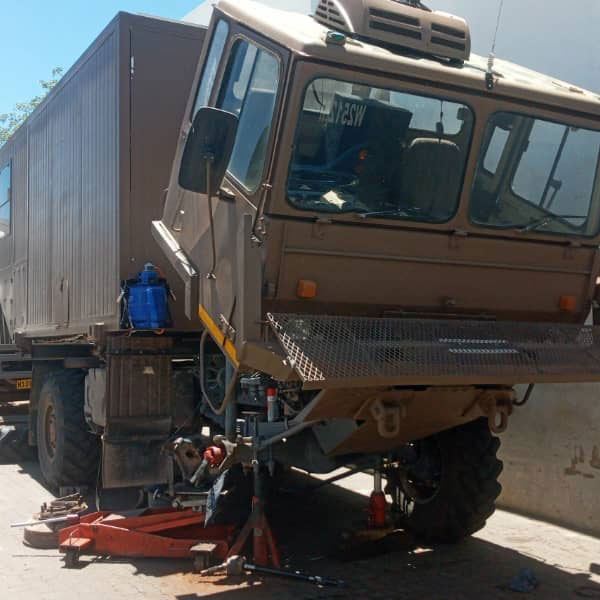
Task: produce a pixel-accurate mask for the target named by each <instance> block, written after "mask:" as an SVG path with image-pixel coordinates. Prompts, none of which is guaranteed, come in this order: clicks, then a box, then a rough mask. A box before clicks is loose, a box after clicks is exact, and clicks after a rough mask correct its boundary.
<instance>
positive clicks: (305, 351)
mask: <svg viewBox="0 0 600 600" xmlns="http://www.w3.org/2000/svg"><path fill="white" fill-rule="evenodd" d="M268 319H269V322H270V324H271V327H272V328H273V330H274V332H275V334H276V335H277V337H278V339H279V341H280V342H281V344H282V346H283V348H284V350H285V353H286V355H287V358H288V360H289V361H290V363H291V364H292V366H293V367H294V369H295V370H296V371H297V373H298V375H299V376H300V378H301V379H302V381H303V382H304V387H305V388H307V389H319V388H333V387H371V386H379V385H473V384H508V385H513V384H517V383H543V382H546V383H565V382H575V381H600V327H589V326H581V325H565V324H557V323H516V322H498V321H466V320H460V321H459V320H429V319H418V320H417V319H400V318H381V319H377V318H366V317H331V316H321V315H297V314H281V313H280V314H269V315H268Z"/></svg>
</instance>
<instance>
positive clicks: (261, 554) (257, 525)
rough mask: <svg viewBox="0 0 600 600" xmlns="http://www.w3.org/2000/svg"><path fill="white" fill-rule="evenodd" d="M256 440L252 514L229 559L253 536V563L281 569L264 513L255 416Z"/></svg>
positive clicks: (254, 445)
mask: <svg viewBox="0 0 600 600" xmlns="http://www.w3.org/2000/svg"><path fill="white" fill-rule="evenodd" d="M253 426H254V439H253V451H254V458H253V460H252V471H253V478H254V482H253V483H254V495H253V497H252V512H251V513H250V517H249V518H248V520H247V521H246V524H245V525H244V527H243V528H242V530H241V531H240V534H239V536H238V538H237V539H236V541H235V542H234V544H233V546H231V549H230V550H229V553H228V554H227V557H228V558H229V557H231V556H235V555H240V554H241V553H242V550H243V549H244V545H245V544H246V542H247V541H248V538H249V537H250V534H252V553H253V557H252V558H253V562H254V563H255V564H256V565H259V566H261V567H275V568H280V567H281V557H280V555H279V549H278V548H277V544H276V543H275V538H274V537H273V532H272V531H271V526H270V525H269V522H268V521H267V517H266V515H265V512H264V503H265V489H264V470H263V469H262V468H261V465H260V462H259V460H258V448H259V439H258V419H257V416H256V415H255V416H254V419H253Z"/></svg>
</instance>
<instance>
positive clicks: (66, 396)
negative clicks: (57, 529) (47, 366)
mask: <svg viewBox="0 0 600 600" xmlns="http://www.w3.org/2000/svg"><path fill="white" fill-rule="evenodd" d="M84 378H85V374H84V372H83V371H78V370H65V371H60V372H56V373H51V374H49V375H48V376H47V378H46V381H45V382H44V384H43V386H42V390H41V393H40V400H39V404H38V415H37V448H38V458H39V461H40V467H41V470H42V475H43V476H44V479H45V480H46V482H47V483H48V484H49V485H50V486H52V487H54V488H58V487H60V486H79V485H87V484H90V483H93V482H94V480H95V478H96V476H97V472H98V462H99V443H98V438H97V437H96V436H94V435H92V434H91V433H90V432H89V430H88V427H87V424H86V422H85V418H84V412H83V408H84V407H83V404H84Z"/></svg>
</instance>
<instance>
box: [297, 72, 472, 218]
mask: <svg viewBox="0 0 600 600" xmlns="http://www.w3.org/2000/svg"><path fill="white" fill-rule="evenodd" d="M472 124H473V114H472V112H471V109H470V108H468V107H467V106H465V105H462V104H457V103H456V102H450V101H448V100H444V99H442V98H431V97H426V96H418V95H416V94H408V93H404V92H398V91H395V90H389V89H381V88H375V87H370V86H366V85H358V84H353V83H349V82H344V81H337V80H333V79H316V80H314V81H313V82H312V83H310V85H309V86H308V87H307V89H306V92H305V96H304V103H303V107H302V113H301V115H300V119H299V123H298V128H297V133H296V142H295V146H294V154H293V158H292V164H291V167H290V173H289V178H288V198H289V201H290V202H291V203H292V204H293V205H294V206H295V207H296V208H299V209H302V210H310V211H313V212H319V213H358V214H359V215H361V216H363V217H365V218H369V217H373V218H392V219H407V220H414V221H426V222H444V221H447V220H449V219H450V218H451V217H452V216H453V215H454V213H455V212H456V208H457V205H458V200H459V196H460V190H461V187H462V180H463V174H464V170H465V164H466V159H467V154H468V147H469V143H470V139H471V130H472Z"/></svg>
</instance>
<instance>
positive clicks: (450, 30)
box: [431, 23, 467, 40]
mask: <svg viewBox="0 0 600 600" xmlns="http://www.w3.org/2000/svg"><path fill="white" fill-rule="evenodd" d="M431 30H432V31H436V32H437V33H444V34H446V35H451V36H452V37H456V38H460V39H461V40H464V39H466V37H467V32H466V31H463V30H461V29H456V28H454V27H448V25H441V24H440V23H432V24H431Z"/></svg>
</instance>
